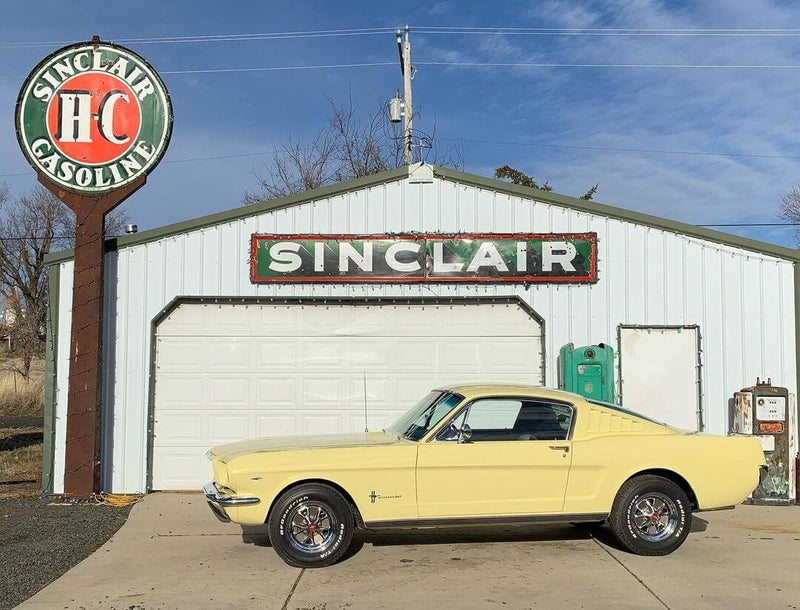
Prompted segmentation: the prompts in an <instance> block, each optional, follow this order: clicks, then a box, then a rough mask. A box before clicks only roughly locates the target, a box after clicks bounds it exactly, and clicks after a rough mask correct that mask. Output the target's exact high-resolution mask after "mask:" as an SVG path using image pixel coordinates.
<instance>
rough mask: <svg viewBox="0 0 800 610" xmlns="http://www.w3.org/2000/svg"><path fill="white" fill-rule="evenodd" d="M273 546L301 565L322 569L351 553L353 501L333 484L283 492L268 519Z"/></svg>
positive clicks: (290, 563)
mask: <svg viewBox="0 0 800 610" xmlns="http://www.w3.org/2000/svg"><path fill="white" fill-rule="evenodd" d="M267 527H268V530H269V540H270V543H271V544H272V548H274V549H275V552H276V553H278V555H279V556H280V558H281V559H283V560H284V561H285V562H286V563H288V564H289V565H291V566H295V567H297V568H321V567H324V566H329V565H331V564H333V563H336V562H337V561H338V560H339V559H341V557H342V555H344V554H345V553H346V552H347V549H348V547H349V546H350V542H351V540H352V539H353V529H354V527H355V524H354V520H353V513H352V511H351V510H350V504H349V503H348V502H347V500H346V499H345V498H344V496H342V494H341V493H339V492H338V491H337V490H335V489H334V488H333V487H330V486H328V485H323V484H320V483H309V484H306V485H300V486H298V487H294V488H292V489H290V490H288V491H287V492H285V493H284V494H282V495H281V496H280V497H279V498H278V499H277V500H276V502H275V505H274V506H273V508H272V512H271V514H270V517H269V520H268V522H267Z"/></svg>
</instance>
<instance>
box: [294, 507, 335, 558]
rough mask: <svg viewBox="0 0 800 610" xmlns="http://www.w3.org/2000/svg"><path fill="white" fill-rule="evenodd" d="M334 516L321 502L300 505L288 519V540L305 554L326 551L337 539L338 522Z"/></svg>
mask: <svg viewBox="0 0 800 610" xmlns="http://www.w3.org/2000/svg"><path fill="white" fill-rule="evenodd" d="M332 515H333V511H332V510H331V509H330V508H329V507H328V506H326V505H325V504H322V503H321V502H306V503H303V504H300V505H298V506H297V507H295V508H294V509H293V510H292V512H291V513H290V514H289V515H288V517H287V521H288V522H289V528H288V529H287V531H286V537H287V539H288V540H289V542H290V543H291V545H292V546H293V547H294V548H296V549H297V550H298V551H302V552H303V553H316V552H318V551H322V550H325V548H326V547H327V546H328V545H330V544H331V542H333V540H334V539H335V538H336V522H335V519H334V518H333V516H332Z"/></svg>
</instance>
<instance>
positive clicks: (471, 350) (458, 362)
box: [436, 339, 485, 373]
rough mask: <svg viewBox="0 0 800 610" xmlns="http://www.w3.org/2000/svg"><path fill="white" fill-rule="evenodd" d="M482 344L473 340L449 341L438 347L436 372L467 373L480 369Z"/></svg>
mask: <svg viewBox="0 0 800 610" xmlns="http://www.w3.org/2000/svg"><path fill="white" fill-rule="evenodd" d="M483 347H485V346H484V345H483V342H476V341H475V339H462V340H451V341H448V342H447V343H445V344H443V345H440V346H439V349H438V350H437V353H436V370H439V371H452V372H460V371H463V372H464V373H467V372H468V371H478V370H480V368H481V357H480V354H481V351H482V348H483Z"/></svg>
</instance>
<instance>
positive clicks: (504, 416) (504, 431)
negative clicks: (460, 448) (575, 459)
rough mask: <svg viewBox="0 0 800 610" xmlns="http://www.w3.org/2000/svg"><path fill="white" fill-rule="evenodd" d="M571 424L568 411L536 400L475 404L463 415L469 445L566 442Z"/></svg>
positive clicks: (557, 405)
mask: <svg viewBox="0 0 800 610" xmlns="http://www.w3.org/2000/svg"><path fill="white" fill-rule="evenodd" d="M458 419H459V420H461V418H460V417H459V418H458ZM571 422H572V407H570V406H569V405H564V404H559V403H550V402H547V401H540V400H525V399H507V398H503V399H495V398H492V399H484V400H477V401H475V402H474V403H472V404H471V405H470V406H469V409H468V411H467V412H466V424H467V425H468V426H469V427H470V429H471V432H472V434H471V437H470V441H471V442H485V441H536V440H539V441H553V440H566V439H567V438H568V437H569V429H570V425H571ZM454 423H455V422H454ZM457 427H458V428H460V427H461V423H460V421H459V423H458V424H457Z"/></svg>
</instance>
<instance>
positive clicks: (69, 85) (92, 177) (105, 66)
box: [16, 41, 172, 195]
mask: <svg viewBox="0 0 800 610" xmlns="http://www.w3.org/2000/svg"><path fill="white" fill-rule="evenodd" d="M16 126H17V139H18V140H19V145H20V147H21V148H22V152H23V153H24V154H25V157H27V159H28V161H29V162H30V164H31V165H32V166H33V167H34V169H35V170H36V171H37V172H38V173H39V174H40V175H43V176H45V177H46V178H47V179H49V180H50V181H51V182H54V183H55V184H57V185H59V186H61V187H63V188H65V189H67V190H70V191H74V192H78V193H96V194H98V195H100V194H102V193H106V192H108V191H111V190H114V189H116V188H119V187H121V186H125V185H126V184H129V183H131V182H133V181H135V180H136V179H138V178H140V177H142V176H144V175H146V174H148V173H150V171H152V169H153V168H154V167H155V166H156V165H157V164H158V162H159V161H160V160H161V157H163V156H164V152H165V151H166V150H167V145H168V144H169V139H170V135H171V133H172V104H171V102H170V99H169V93H167V88H166V87H165V86H164V83H163V81H162V80H161V78H160V77H159V76H158V74H157V73H156V71H155V70H153V68H151V67H150V65H149V64H148V63H147V62H146V61H145V60H144V59H142V58H141V57H139V56H138V55H137V54H136V53H134V52H133V51H131V50H129V49H126V48H124V47H120V46H118V45H114V44H110V43H107V42H95V41H92V42H82V43H78V44H73V45H70V46H67V47H64V48H62V49H59V50H58V51H56V52H54V53H52V54H51V55H49V56H48V57H46V58H45V59H44V60H43V61H42V62H41V63H40V64H39V65H38V66H36V68H34V70H33V72H31V74H30V76H28V78H27V80H26V81H25V83H24V84H23V86H22V90H21V91H20V93H19V98H18V99H17V111H16Z"/></svg>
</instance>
